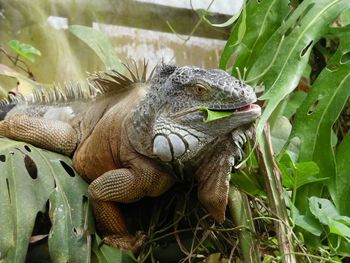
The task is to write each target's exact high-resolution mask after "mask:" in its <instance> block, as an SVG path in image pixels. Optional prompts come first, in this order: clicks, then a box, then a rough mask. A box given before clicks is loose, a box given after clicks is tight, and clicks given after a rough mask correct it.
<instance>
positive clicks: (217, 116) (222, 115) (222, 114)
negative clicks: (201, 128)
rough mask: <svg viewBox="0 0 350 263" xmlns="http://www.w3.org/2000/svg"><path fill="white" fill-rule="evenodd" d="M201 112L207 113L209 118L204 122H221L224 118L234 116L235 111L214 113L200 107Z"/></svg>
mask: <svg viewBox="0 0 350 263" xmlns="http://www.w3.org/2000/svg"><path fill="white" fill-rule="evenodd" d="M199 110H200V111H204V112H206V113H207V118H206V119H204V120H203V121H204V122H211V121H215V120H219V119H222V118H226V117H230V116H231V115H233V114H234V112H233V111H214V110H209V109H208V108H207V107H200V108H199Z"/></svg>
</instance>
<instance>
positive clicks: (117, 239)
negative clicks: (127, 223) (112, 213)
mask: <svg viewBox="0 0 350 263" xmlns="http://www.w3.org/2000/svg"><path fill="white" fill-rule="evenodd" d="M145 240H146V235H145V233H144V232H142V231H137V232H136V234H135V235H109V236H105V237H104V238H103V239H102V243H103V244H106V245H109V246H112V247H116V248H119V249H120V250H123V251H132V252H133V253H137V252H139V250H140V248H141V246H142V245H143V244H144V242H145Z"/></svg>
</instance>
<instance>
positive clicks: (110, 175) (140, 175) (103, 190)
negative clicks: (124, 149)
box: [89, 155, 174, 251]
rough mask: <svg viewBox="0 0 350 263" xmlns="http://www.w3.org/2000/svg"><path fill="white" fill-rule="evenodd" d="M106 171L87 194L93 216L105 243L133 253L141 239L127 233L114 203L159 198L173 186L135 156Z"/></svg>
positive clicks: (94, 182)
mask: <svg viewBox="0 0 350 263" xmlns="http://www.w3.org/2000/svg"><path fill="white" fill-rule="evenodd" d="M128 167H129V168H121V169H115V170H111V171H108V172H106V173H104V174H103V175H102V176H100V177H98V178H97V179H95V180H94V181H93V182H92V183H91V184H90V186H89V193H90V195H91V197H92V199H93V200H95V201H96V202H95V205H94V208H95V209H94V212H95V217H96V221H97V222H98V228H99V230H100V232H101V233H102V235H104V236H105V238H104V241H105V243H107V244H109V245H112V246H114V247H118V248H121V249H124V250H133V251H136V250H137V249H138V248H139V247H140V245H142V243H143V240H144V238H145V237H144V236H143V235H140V234H139V233H137V234H136V235H135V236H132V235H130V234H129V233H128V231H127V229H126V227H125V223H124V218H123V216H122V214H121V212H120V211H119V209H118V207H117V203H131V202H135V201H137V200H139V199H141V198H142V197H144V196H150V197H152V196H159V195H161V194H162V193H164V192H165V191H166V190H168V189H169V188H170V187H171V186H172V185H173V182H174V179H173V177H172V176H171V175H170V174H168V173H166V172H164V171H162V170H161V169H159V168H158V167H156V166H155V164H154V163H152V162H151V161H150V160H149V159H147V158H144V157H142V156H141V155H139V156H138V157H137V158H136V159H133V160H132V162H131V163H130V164H129V165H128Z"/></svg>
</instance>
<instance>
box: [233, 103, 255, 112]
mask: <svg viewBox="0 0 350 263" xmlns="http://www.w3.org/2000/svg"><path fill="white" fill-rule="evenodd" d="M258 107H259V105H256V104H249V105H247V106H244V107H242V108H238V109H237V110H236V111H238V112H244V111H250V110H252V109H255V108H258Z"/></svg>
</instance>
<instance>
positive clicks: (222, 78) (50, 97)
mask: <svg viewBox="0 0 350 263" xmlns="http://www.w3.org/2000/svg"><path fill="white" fill-rule="evenodd" d="M129 71H130V70H129ZM130 73H131V76H130V77H126V76H125V75H123V74H121V73H118V72H112V73H106V74H104V75H103V76H102V75H98V76H97V77H94V78H92V79H90V81H89V82H88V83H89V87H90V90H92V91H93V92H90V95H88V97H92V98H91V99H90V100H84V99H80V101H79V102H77V101H74V102H69V101H70V99H71V98H70V97H73V98H74V97H79V98H83V97H84V95H82V93H81V92H80V91H81V90H80V89H78V91H76V90H74V89H73V88H66V91H65V92H62V91H59V89H54V91H52V92H47V93H45V92H39V93H38V92H37V93H35V94H36V95H35V96H34V97H35V98H34V99H32V100H30V99H28V98H27V99H16V100H11V101H9V102H7V103H3V107H2V108H3V109H5V108H6V110H5V111H3V112H0V115H2V116H3V120H2V121H0V135H2V136H6V137H8V138H12V139H16V140H22V141H26V142H28V143H31V144H33V145H36V146H38V147H42V148H45V149H48V150H51V151H55V152H59V153H62V154H65V155H68V156H71V157H72V158H73V166H74V168H75V170H76V171H77V172H78V173H79V174H80V175H81V176H82V177H83V178H84V179H85V180H86V181H88V182H89V183H90V186H89V194H90V196H91V198H92V200H93V207H94V214H95V217H96V221H97V226H98V230H99V231H100V233H101V234H102V235H103V236H104V242H105V243H107V244H109V245H112V246H115V247H118V248H121V249H124V250H129V249H131V250H135V249H137V248H138V247H139V246H140V244H142V242H143V241H144V238H145V236H144V235H143V234H142V233H140V232H137V233H136V234H135V235H131V234H129V232H128V230H127V228H126V226H125V222H124V219H123V216H122V214H121V212H120V210H119V209H118V205H117V204H118V203H131V202H135V201H137V200H139V199H141V198H142V197H144V196H150V197H154V196H159V195H161V194H162V193H164V192H165V191H167V190H168V189H169V188H170V187H171V186H172V185H173V184H174V182H175V181H176V178H179V177H181V171H183V167H187V166H191V167H192V168H193V169H194V171H195V173H194V176H195V179H196V181H197V184H198V199H199V201H200V202H201V204H202V205H203V206H204V208H206V210H207V211H208V212H209V213H210V215H211V216H212V217H213V218H214V219H215V220H216V221H217V222H218V223H223V221H224V219H225V209H226V204H227V196H228V187H229V178H230V170H231V167H232V166H233V165H234V163H235V162H236V161H237V160H240V159H241V158H242V145H243V144H244V143H245V141H246V133H247V131H249V127H250V126H251V123H252V122H253V121H254V120H255V119H256V118H257V117H259V116H260V114H261V109H260V107H259V106H258V105H256V104H253V103H254V102H255V101H256V95H255V93H254V91H253V89H252V88H251V87H250V86H248V85H246V84H245V83H243V82H242V81H241V80H238V79H236V78H234V77H232V76H230V75H229V74H228V73H226V72H225V71H223V70H219V69H210V70H209V69H202V68H198V67H194V66H183V67H180V66H176V65H168V64H164V63H162V64H160V65H159V66H158V67H157V68H156V70H155V73H154V74H153V77H151V78H150V79H148V80H146V78H145V74H144V73H145V70H144V72H143V74H142V76H141V77H137V76H138V75H137V74H135V73H132V72H131V71H130ZM95 91H97V92H99V93H101V94H97V95H95V94H93V96H92V95H91V94H92V93H94V92H95ZM30 101H32V102H30ZM33 101H34V102H33ZM65 101H68V102H66V103H63V102H65ZM200 107H206V108H207V109H209V110H215V111H222V110H225V111H232V112H233V114H232V115H231V116H229V117H226V118H222V119H218V120H215V121H212V122H205V121H204V119H205V118H206V114H207V113H206V112H203V111H200V110H199V108H200ZM0 108H1V107H0Z"/></svg>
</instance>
